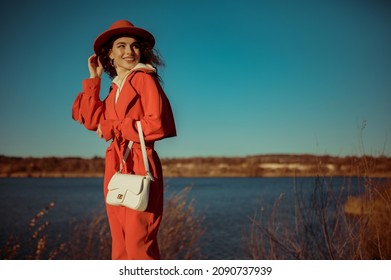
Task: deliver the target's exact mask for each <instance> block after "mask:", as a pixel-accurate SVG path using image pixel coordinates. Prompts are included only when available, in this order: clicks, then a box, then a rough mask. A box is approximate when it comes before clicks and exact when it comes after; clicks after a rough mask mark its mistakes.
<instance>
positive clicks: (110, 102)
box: [72, 68, 176, 259]
mask: <svg viewBox="0 0 391 280" xmlns="http://www.w3.org/2000/svg"><path fill="white" fill-rule="evenodd" d="M100 81H101V80H100V79H99V78H91V79H86V80H84V81H83V91H82V92H81V93H79V95H78V96H77V97H76V100H75V101H74V104H73V107H72V117H73V119H74V120H77V121H79V122H80V123H82V124H84V126H85V127H86V128H87V129H89V130H96V129H97V128H98V125H99V124H100V126H101V130H102V133H103V137H104V139H105V140H106V141H109V140H110V139H112V140H113V141H112V142H111V144H110V146H109V147H108V148H107V151H106V160H105V163H106V166H105V176H104V197H105V198H106V195H107V186H108V183H109V181H110V179H111V177H112V176H113V175H114V173H115V172H116V171H118V170H119V168H120V158H119V156H118V153H117V151H116V149H115V147H114V145H115V144H116V143H115V142H117V144H118V145H119V150H120V153H121V156H122V155H123V154H124V152H125V150H126V147H127V145H128V142H129V140H131V141H133V142H135V143H134V144H133V146H132V150H131V153H130V155H129V157H128V159H127V161H126V166H125V168H124V169H125V172H128V173H134V174H145V168H144V163H143V157H142V152H141V149H140V144H139V142H140V141H139V137H138V132H137V127H136V124H135V122H136V121H137V120H141V124H142V128H143V133H144V138H145V142H146V146H147V155H148V161H149V164H150V169H151V172H152V175H153V177H154V181H153V182H152V184H151V189H150V198H149V203H148V208H147V209H146V211H145V212H140V211H136V210H132V209H129V208H126V207H122V206H111V205H108V204H106V210H107V215H108V219H109V224H110V231H111V236H112V258H113V259H159V258H160V254H159V248H158V244H157V232H158V229H159V225H160V222H161V219H162V214H163V173H162V167H161V163H160V160H159V157H158V155H157V153H156V152H155V150H154V142H155V141H157V140H160V139H163V138H166V137H173V136H175V135H176V128H175V122H174V117H173V113H172V110H171V106H170V103H169V101H168V99H167V97H166V95H165V93H164V91H163V89H162V88H161V86H160V84H159V82H158V80H157V76H156V74H155V72H153V71H150V70H148V69H140V68H139V69H136V70H134V71H133V72H131V73H130V74H129V75H128V76H127V77H126V78H125V79H124V82H123V86H122V89H121V90H120V93H119V97H118V100H117V102H115V99H116V92H117V89H118V85H117V84H115V83H113V84H112V87H111V89H110V92H109V94H108V96H107V98H106V99H105V100H104V101H101V100H100V98H99V91H100Z"/></svg>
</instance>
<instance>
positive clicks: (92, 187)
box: [0, 178, 360, 259]
mask: <svg viewBox="0 0 391 280" xmlns="http://www.w3.org/2000/svg"><path fill="white" fill-rule="evenodd" d="M326 180H327V184H328V185H330V186H331V187H332V189H334V190H335V191H336V192H339V190H340V189H341V186H344V187H345V191H344V192H345V194H344V195H343V199H345V198H346V197H347V193H350V194H352V193H353V194H354V193H356V194H357V193H358V191H357V190H353V188H354V186H356V185H359V184H360V183H359V182H357V181H356V180H353V179H349V181H347V179H344V178H333V179H331V178H329V179H326ZM352 180H353V181H352ZM102 184H103V179H100V178H7V179H5V178H3V179H0V217H1V218H0V219H1V223H0V224H1V229H0V246H1V247H3V246H4V244H5V242H6V240H7V238H8V237H9V236H10V235H11V234H12V235H14V236H27V235H28V234H31V233H29V232H28V224H29V222H30V220H31V219H32V218H33V217H34V215H35V214H36V213H38V212H39V211H40V210H41V209H42V208H44V207H46V206H47V205H49V204H50V203H51V202H54V203H55V207H54V208H53V209H50V210H49V212H48V213H47V214H46V215H45V219H47V220H48V221H49V222H50V226H49V227H48V230H50V231H51V234H52V235H54V236H60V237H61V238H64V239H65V240H67V239H66V238H67V235H68V234H69V230H70V224H71V222H74V221H85V220H86V219H87V220H88V217H91V216H92V215H93V214H94V213H95V212H96V211H97V209H99V208H102V207H103V205H104V204H103V194H102ZM165 185H166V193H165V197H166V199H168V198H169V197H170V196H171V195H172V194H174V193H177V192H179V191H181V190H182V189H183V188H184V187H186V186H191V190H190V192H189V194H188V199H194V202H195V209H196V214H197V215H199V216H203V217H204V222H203V224H202V227H203V228H204V229H205V233H204V235H203V237H202V238H201V240H200V241H199V242H200V248H201V252H202V255H204V256H205V258H207V259H247V258H248V257H249V256H248V254H247V251H246V242H245V241H244V238H243V236H244V233H246V232H247V233H248V232H249V229H250V227H251V224H252V222H251V218H253V217H254V215H259V213H260V211H261V209H262V211H263V214H262V216H263V217H267V216H268V215H269V214H270V211H271V209H272V207H273V204H274V202H275V201H276V199H278V198H279V197H280V196H281V195H283V202H284V203H282V204H281V206H280V208H279V210H280V211H279V213H280V217H281V219H284V220H285V219H286V220H291V221H292V223H293V220H294V216H293V215H294V214H293V213H294V204H295V203H294V201H295V192H294V188H296V189H297V190H299V191H300V193H301V194H302V195H303V200H305V201H308V200H309V199H310V198H311V195H312V194H313V192H314V187H315V185H316V178H169V179H166V181H165ZM346 186H348V187H346ZM350 187H352V188H351V189H349V188H350ZM189 234H191V233H189Z"/></svg>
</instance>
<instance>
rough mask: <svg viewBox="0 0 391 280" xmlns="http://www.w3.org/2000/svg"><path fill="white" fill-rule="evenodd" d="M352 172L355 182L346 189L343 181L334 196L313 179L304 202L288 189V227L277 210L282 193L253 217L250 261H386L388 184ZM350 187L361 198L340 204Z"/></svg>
mask: <svg viewBox="0 0 391 280" xmlns="http://www.w3.org/2000/svg"><path fill="white" fill-rule="evenodd" d="M363 160H366V159H365V158H364V159H363ZM360 166H364V167H366V168H370V167H371V164H370V163H364V164H363V163H360ZM357 172H358V175H359V176H358V181H359V182H361V184H360V185H359V186H351V185H349V184H350V183H349V182H350V181H349V180H347V181H346V182H344V184H343V185H342V186H340V188H339V190H338V191H337V192H336V191H335V189H336V188H335V187H334V186H333V184H334V183H333V178H321V177H318V178H317V179H316V180H315V182H314V188H313V192H312V194H311V197H310V198H308V197H305V195H304V194H303V192H302V191H300V190H298V189H297V188H296V186H294V193H295V208H294V217H295V221H294V223H293V225H292V221H288V220H284V218H283V217H284V215H283V214H284V213H283V212H282V211H281V210H280V209H281V207H280V206H281V204H282V203H284V196H283V195H281V196H280V197H279V198H278V199H277V200H276V201H275V204H274V206H273V208H272V211H271V213H270V214H269V215H267V216H266V217H265V213H264V212H263V211H261V212H260V214H257V215H256V216H255V217H254V218H253V219H252V229H251V231H250V233H249V234H248V236H247V237H246V238H247V240H246V242H247V245H248V252H249V256H250V258H252V259H277V260H280V259H303V260H308V259H348V260H354V259H365V260H367V259H388V260H389V259H391V220H390V217H391V181H390V180H389V179H388V180H375V179H372V178H369V177H367V176H366V175H365V174H366V172H365V170H362V169H359V168H358V169H357ZM346 184H347V185H346ZM353 188H360V192H361V193H362V195H361V196H359V197H354V196H349V198H348V200H347V201H346V203H345V198H346V190H347V189H351V190H353ZM356 191H357V190H356Z"/></svg>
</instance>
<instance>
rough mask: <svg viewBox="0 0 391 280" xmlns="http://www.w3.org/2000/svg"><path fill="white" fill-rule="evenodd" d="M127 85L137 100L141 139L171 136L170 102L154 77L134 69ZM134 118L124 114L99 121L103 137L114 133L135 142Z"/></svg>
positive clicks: (172, 118) (148, 139)
mask: <svg viewBox="0 0 391 280" xmlns="http://www.w3.org/2000/svg"><path fill="white" fill-rule="evenodd" d="M131 84H132V86H133V88H134V89H135V90H136V92H137V94H138V96H139V98H140V99H141V100H140V101H141V106H142V111H143V115H142V117H140V119H139V120H141V125H142V128H143V133H144V137H145V141H156V140H160V139H163V138H166V137H173V136H175V135H176V128H175V122H174V117H173V113H172V109H171V105H170V103H169V100H168V99H167V97H166V95H165V93H164V91H163V89H162V88H161V86H160V84H159V82H158V81H157V79H156V77H155V76H153V75H150V74H147V73H144V72H138V73H137V74H135V75H134V77H133V78H132V79H131ZM136 121H137V120H136V119H133V118H128V117H126V118H124V119H123V120H119V121H114V122H110V121H107V120H103V121H102V122H101V128H102V131H103V134H104V137H105V139H106V140H107V138H109V137H111V136H115V137H118V138H124V139H127V140H131V141H134V142H139V137H138V132H137V127H136ZM105 135H107V137H106V136H105Z"/></svg>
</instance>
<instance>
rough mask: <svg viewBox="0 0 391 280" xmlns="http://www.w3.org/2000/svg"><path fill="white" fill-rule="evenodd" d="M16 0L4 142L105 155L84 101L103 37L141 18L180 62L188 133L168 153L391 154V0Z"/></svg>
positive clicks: (171, 80)
mask: <svg viewBox="0 0 391 280" xmlns="http://www.w3.org/2000/svg"><path fill="white" fill-rule="evenodd" d="M9 2H10V3H8V4H2V9H1V11H0V21H1V24H0V35H1V38H2V40H1V42H2V43H1V45H0V55H1V61H2V65H3V70H2V75H1V83H0V93H1V95H0V96H1V97H0V98H1V102H0V108H1V109H0V119H1V131H2V135H1V140H0V154H5V155H13V156H39V157H40V156H51V155H54V156H82V157H92V156H104V151H105V148H106V146H107V145H108V143H106V142H104V141H103V140H101V139H99V138H98V137H97V136H96V134H95V133H94V132H90V131H87V130H85V129H84V128H83V127H82V126H81V125H79V124H78V123H76V122H74V121H73V120H72V118H71V107H72V103H73V100H74V98H75V96H76V95H77V93H78V92H79V91H80V90H81V82H82V79H84V78H86V77H88V69H87V58H88V56H89V55H90V54H91V53H92V43H93V41H94V39H95V38H96V36H97V35H99V34H100V33H101V32H102V31H104V30H106V29H107V28H108V27H109V26H110V25H111V23H112V22H114V21H116V20H118V19H128V20H130V21H132V22H133V23H134V24H135V25H136V26H140V27H143V28H145V29H147V30H149V31H150V32H151V33H153V34H154V35H155V38H156V40H157V48H158V49H159V51H160V53H161V54H162V56H163V58H164V60H165V62H166V65H167V66H166V67H165V68H164V69H162V70H161V75H162V78H163V80H164V89H165V91H166V93H167V95H168V97H169V99H170V101H171V103H172V107H173V110H174V114H175V117H176V123H177V129H178V137H175V138H171V139H165V140H162V141H160V142H159V143H158V144H157V145H156V147H157V150H158V152H159V154H160V156H161V157H190V156H245V155H253V154H275V153H294V154H301V153H311V154H330V155H337V156H344V155H360V154H362V153H363V149H362V145H361V142H363V144H364V147H365V152H366V153H368V154H372V155H376V156H377V155H380V154H385V155H388V156H391V135H390V134H391V121H390V120H391V110H390V107H391V106H390V105H391V52H390V50H391V17H390V14H391V5H390V2H389V1H380V0H372V1H370V0H368V1H364V0H338V1H337V0H331V1H316V0H313V1H304V0H298V1H287V0H280V1H278V0H275V1H272V0H269V1H262V0H258V1H249V0H242V1H204V0H197V1H195V0H194V1H193V0H191V1H176V0H175V1H174V0H172V1H171V0H168V1H153V0H150V1H131V0H128V1H99V0H96V1H61V2H60V1H58V2H56V1H39V0H38V1H31V3H24V4H23V5H20V4H18V3H17V1H9ZM102 83H103V84H102V92H101V97H102V98H104V97H105V95H106V94H107V91H108V87H109V84H110V81H109V79H108V78H106V77H105V78H104V80H103V81H102ZM363 126H365V128H364V130H362V127H363Z"/></svg>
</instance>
